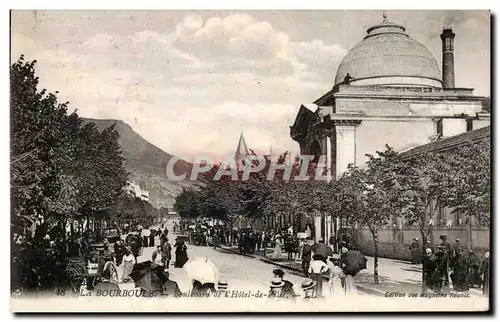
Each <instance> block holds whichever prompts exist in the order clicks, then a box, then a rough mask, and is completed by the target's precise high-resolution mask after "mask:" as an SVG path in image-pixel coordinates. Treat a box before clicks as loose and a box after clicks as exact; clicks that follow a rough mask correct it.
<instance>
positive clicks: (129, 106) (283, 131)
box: [11, 10, 490, 160]
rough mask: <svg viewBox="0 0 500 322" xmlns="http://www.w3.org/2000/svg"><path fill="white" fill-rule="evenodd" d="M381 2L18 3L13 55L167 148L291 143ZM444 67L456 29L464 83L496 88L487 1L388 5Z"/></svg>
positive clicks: (228, 149) (82, 108)
mask: <svg viewBox="0 0 500 322" xmlns="http://www.w3.org/2000/svg"><path fill="white" fill-rule="evenodd" d="M382 14H383V12H382V11H326V10H323V11H320V10H318V11H12V13H11V59H12V62H14V61H16V60H17V58H18V57H19V56H20V55H21V54H24V55H25V59H26V60H28V61H31V60H34V59H36V60H37V67H36V70H37V75H38V76H39V77H40V87H41V88H46V89H47V90H48V91H50V92H54V91H58V92H59V93H58V97H59V99H60V101H69V102H70V108H71V110H74V109H76V110H77V112H78V114H79V115H80V116H82V117H89V118H99V119H119V120H122V121H124V122H126V123H127V124H129V125H130V126H131V127H132V128H133V129H134V131H136V132H137V133H138V134H140V135H141V136H142V137H143V138H145V139H146V140H148V141H149V142H151V143H152V144H154V145H156V146H158V147H159V148H161V149H162V150H164V151H166V152H168V153H171V154H174V155H177V156H181V157H183V158H187V159H191V160H192V158H193V157H194V156H195V155H200V154H203V155H209V156H213V157H216V158H220V159H224V158H226V157H227V156H228V155H234V152H235V150H236V146H237V143H238V139H239V136H240V133H243V134H244V136H245V139H246V142H247V144H248V147H249V148H251V149H253V150H255V151H256V152H259V153H268V152H269V151H270V149H271V148H272V151H273V153H274V154H279V153H282V152H284V151H290V152H291V153H292V154H298V152H299V147H298V144H297V143H296V142H294V141H292V139H291V138H290V136H289V126H290V125H292V124H293V121H294V119H295V116H296V113H297V111H298V109H299V107H300V105H301V104H309V103H312V102H313V101H315V100H316V99H317V98H319V97H321V96H322V95H323V94H324V93H326V92H328V91H329V90H330V89H331V88H332V86H333V85H334V84H333V82H334V79H335V74H336V71H337V68H338V65H339V63H340V62H341V60H342V58H343V57H344V56H345V55H346V53H347V52H348V51H349V49H350V48H352V47H353V46H355V45H356V44H357V43H358V42H359V41H361V40H362V38H363V37H364V36H365V34H366V29H367V28H368V27H370V26H372V25H374V24H378V23H380V22H381V21H382ZM386 14H387V16H388V20H389V21H391V22H394V23H398V24H402V25H404V26H405V27H406V30H407V32H408V34H409V35H410V36H411V37H413V38H415V39H417V40H418V41H420V42H421V43H423V44H424V45H425V46H427V48H429V50H430V51H431V52H432V54H433V55H434V57H435V58H436V60H437V62H438V64H439V66H441V40H440V38H439V35H440V33H441V31H442V27H443V26H452V27H453V30H454V32H455V34H456V37H455V78H456V81H455V83H456V84H455V85H456V87H466V88H474V89H475V91H474V93H475V94H476V95H482V96H489V95H490V13H489V12H488V11H386Z"/></svg>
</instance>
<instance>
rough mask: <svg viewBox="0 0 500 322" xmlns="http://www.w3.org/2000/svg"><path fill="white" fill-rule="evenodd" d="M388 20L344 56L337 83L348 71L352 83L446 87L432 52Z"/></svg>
mask: <svg viewBox="0 0 500 322" xmlns="http://www.w3.org/2000/svg"><path fill="white" fill-rule="evenodd" d="M385 18H386V17H385V16H384V21H383V22H382V23H381V24H379V25H375V26H373V27H371V28H369V29H368V30H367V35H366V37H365V38H364V39H363V40H362V41H361V42H359V43H358V44H357V45H356V46H354V48H352V49H351V50H350V51H349V52H348V53H347V55H346V56H345V57H344V59H343V60H342V62H341V63H340V66H339V68H338V70H337V76H336V77H335V84H339V83H342V82H343V81H344V78H345V76H346V74H347V73H349V75H350V76H351V77H353V78H354V79H353V80H351V84H352V85H401V86H405V85H410V86H431V87H442V79H441V72H440V71H439V67H438V64H437V62H436V59H434V56H433V55H432V54H431V52H430V51H429V50H428V49H427V48H426V47H425V46H424V45H422V44H421V43H419V42H418V41H416V40H415V39H413V38H411V37H410V36H408V35H407V34H406V32H405V31H406V29H405V28H404V27H403V26H400V25H397V24H394V23H391V22H388V21H387V20H386V19H385Z"/></svg>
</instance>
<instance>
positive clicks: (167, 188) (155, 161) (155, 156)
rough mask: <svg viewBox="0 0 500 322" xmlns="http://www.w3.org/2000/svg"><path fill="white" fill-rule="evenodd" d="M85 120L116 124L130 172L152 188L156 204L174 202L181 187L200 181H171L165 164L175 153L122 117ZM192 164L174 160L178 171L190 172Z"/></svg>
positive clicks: (132, 177) (101, 124)
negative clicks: (155, 144)
mask: <svg viewBox="0 0 500 322" xmlns="http://www.w3.org/2000/svg"><path fill="white" fill-rule="evenodd" d="M84 122H94V123H95V124H96V126H97V128H98V129H99V130H100V131H102V130H103V129H105V128H107V127H109V126H111V125H113V124H115V129H116V130H117V131H118V133H119V134H120V139H119V143H120V145H121V147H122V150H123V156H124V158H125V160H126V168H127V171H128V172H129V173H130V175H129V178H130V180H131V181H133V182H135V183H137V184H139V185H140V186H141V187H142V188H143V189H146V190H149V199H150V201H151V203H152V204H153V205H154V206H156V207H160V206H165V205H166V206H168V207H169V208H170V209H171V208H172V206H173V202H174V200H175V196H176V195H177V194H178V193H179V192H180V191H181V190H182V188H190V187H194V186H195V185H197V183H196V182H189V181H187V180H186V181H180V182H176V181H172V180H169V179H168V178H167V176H166V173H165V172H166V166H167V163H168V161H169V160H170V159H171V158H172V157H173V155H171V154H168V153H166V152H165V151H163V150H161V149H160V148H158V147H156V146H154V145H153V144H151V143H149V142H148V141H146V140H145V139H144V138H142V137H141V136H140V135H139V134H137V133H136V132H134V130H133V129H132V127H130V125H128V124H126V123H125V122H123V121H120V120H98V119H84ZM191 169H192V164H191V163H189V162H185V161H182V160H180V161H177V162H176V163H175V167H174V172H175V173H176V174H182V173H188V174H189V173H190V171H191Z"/></svg>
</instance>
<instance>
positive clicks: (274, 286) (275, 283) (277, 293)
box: [269, 277, 285, 298]
mask: <svg viewBox="0 0 500 322" xmlns="http://www.w3.org/2000/svg"><path fill="white" fill-rule="evenodd" d="M283 286H285V283H284V282H283V281H282V280H281V278H278V277H275V278H273V279H272V280H271V288H270V290H269V298H281V292H282V290H283Z"/></svg>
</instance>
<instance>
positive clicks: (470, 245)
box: [467, 216, 472, 250]
mask: <svg viewBox="0 0 500 322" xmlns="http://www.w3.org/2000/svg"><path fill="white" fill-rule="evenodd" d="M471 217H472V216H469V224H468V225H467V230H468V231H469V250H472V218H471Z"/></svg>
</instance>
